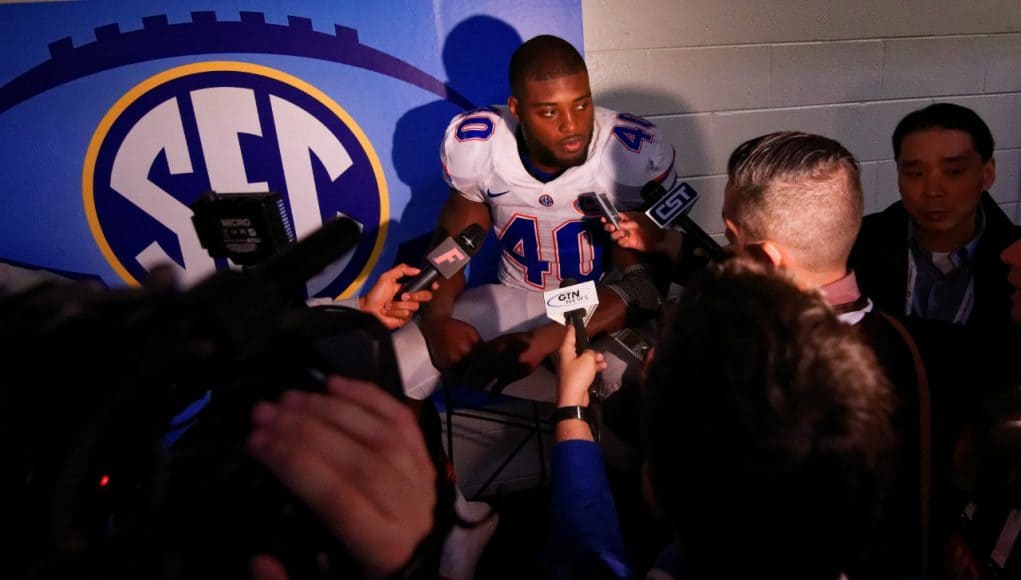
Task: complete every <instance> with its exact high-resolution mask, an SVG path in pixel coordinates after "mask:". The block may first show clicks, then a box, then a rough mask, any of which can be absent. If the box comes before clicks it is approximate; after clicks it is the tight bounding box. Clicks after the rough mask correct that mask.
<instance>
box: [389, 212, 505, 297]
mask: <svg viewBox="0 0 1021 580" xmlns="http://www.w3.org/2000/svg"><path fill="white" fill-rule="evenodd" d="M485 237H486V230H484V229H483V228H482V226H480V225H479V224H471V225H469V226H468V227H466V228H464V229H463V230H461V233H459V234H457V235H456V236H454V237H452V238H450V237H448V238H446V239H444V240H443V241H442V242H440V243H439V244H437V245H436V247H434V248H433V249H432V250H431V251H430V252H429V253H428V254H426V256H425V261H426V263H425V265H424V266H422V271H421V272H420V273H419V274H418V275H417V276H415V277H413V278H412V279H411V280H408V281H407V282H405V283H404V285H402V286H401V289H400V290H398V291H397V294H395V295H394V300H400V298H401V295H402V294H404V293H405V292H418V291H419V290H424V289H426V288H428V287H429V286H431V285H432V283H433V282H434V281H436V279H437V278H439V277H440V276H443V277H444V278H446V279H450V278H451V277H453V276H454V274H457V273H458V272H459V271H460V270H461V269H462V268H464V267H465V266H466V265H467V264H468V260H470V259H471V257H472V256H474V255H475V252H477V251H478V249H479V247H480V246H481V245H482V242H483V240H484V239H485Z"/></svg>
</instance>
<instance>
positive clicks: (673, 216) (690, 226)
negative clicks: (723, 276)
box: [642, 181, 724, 260]
mask: <svg viewBox="0 0 1021 580" xmlns="http://www.w3.org/2000/svg"><path fill="white" fill-rule="evenodd" d="M642 197H643V198H644V199H645V200H646V201H647V202H651V204H652V205H650V206H649V209H647V210H645V215H646V217H648V218H649V219H650V220H652V222H653V223H654V224H656V225H657V226H659V227H660V228H661V229H666V228H668V227H670V224H672V223H673V222H675V221H676V222H677V225H678V226H680V227H681V229H682V230H684V233H686V234H688V235H689V236H691V237H692V238H693V239H694V240H695V243H697V244H698V245H699V246H702V247H703V248H705V249H706V251H707V252H708V253H709V256H710V257H711V258H712V259H714V260H719V259H720V258H722V257H723V256H724V252H723V248H722V247H720V244H718V243H716V240H714V239H713V237H712V236H710V235H709V234H708V233H706V231H705V230H703V229H702V228H701V227H699V225H698V224H697V223H695V220H693V219H691V218H690V217H688V214H687V212H688V210H690V209H691V208H692V207H693V206H694V205H695V202H696V201H698V192H697V191H695V188H693V187H691V186H690V185H688V184H687V182H684V181H682V182H681V183H679V184H678V185H676V186H674V187H673V188H672V189H670V191H667V190H666V188H665V187H663V185H662V184H660V183H656V182H655V181H650V182H649V183H647V184H645V187H643V188H642Z"/></svg>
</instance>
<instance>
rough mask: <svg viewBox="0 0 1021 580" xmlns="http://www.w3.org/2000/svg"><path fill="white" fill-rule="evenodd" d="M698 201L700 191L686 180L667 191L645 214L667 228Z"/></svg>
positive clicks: (661, 226)
mask: <svg viewBox="0 0 1021 580" xmlns="http://www.w3.org/2000/svg"><path fill="white" fill-rule="evenodd" d="M696 201H698V192H697V191H695V190H694V189H693V188H692V187H691V186H690V185H688V184H687V183H686V182H683V181H682V182H681V183H680V184H679V185H677V186H676V187H674V188H673V189H671V190H670V191H668V192H666V194H665V195H663V196H662V197H660V198H659V199H658V200H656V202H655V203H653V204H652V206H650V207H649V209H647V210H646V211H645V215H646V216H648V218H649V219H651V220H652V221H653V223H655V224H656V225H657V226H659V227H660V228H666V227H667V226H669V225H670V224H671V223H672V222H673V221H674V220H676V219H677V218H678V217H679V216H680V215H681V214H683V213H684V212H686V211H688V210H689V209H690V208H691V206H693V205H695V202H696Z"/></svg>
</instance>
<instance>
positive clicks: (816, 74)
mask: <svg viewBox="0 0 1021 580" xmlns="http://www.w3.org/2000/svg"><path fill="white" fill-rule="evenodd" d="M582 11H583V19H584V31H585V56H586V60H587V61H588V64H589V71H590V75H591V80H592V88H593V91H594V93H595V95H596V100H597V102H598V103H599V104H601V105H603V106H607V107H610V108H614V109H617V110H620V111H627V112H631V113H635V114H640V115H644V116H647V117H649V118H650V119H651V120H653V121H654V122H655V123H656V124H658V125H659V126H660V127H661V128H662V129H661V131H662V132H663V133H664V134H665V136H666V137H667V138H669V139H670V140H671V141H672V142H673V143H674V145H675V147H676V148H677V158H678V170H679V173H680V174H681V175H683V176H685V177H686V178H687V179H688V181H689V182H690V183H691V184H692V185H693V186H694V187H695V188H696V189H697V190H698V191H699V193H700V194H701V196H702V199H701V200H700V202H699V203H698V205H697V206H696V207H695V208H694V210H693V214H692V217H693V218H694V219H695V220H696V221H698V222H699V224H700V225H702V227H704V228H705V229H706V230H708V231H709V232H712V233H715V234H719V233H721V232H722V231H723V222H722V219H721V218H720V208H721V206H722V203H723V185H724V182H725V180H726V177H725V169H726V163H727V157H728V156H729V154H730V151H731V150H733V148H734V147H735V146H737V145H738V144H739V143H741V142H742V141H744V140H745V139H748V138H751V137H754V136H756V135H760V134H762V133H767V132H770V131H775V130H780V129H798V130H803V131H809V132H814V133H821V134H823V135H827V136H830V137H833V138H835V139H837V140H839V141H840V142H842V143H844V144H845V145H846V146H847V147H848V148H849V149H850V150H851V151H852V152H853V153H854V154H855V156H857V157H858V159H859V161H861V162H862V180H863V186H864V189H865V211H866V213H871V212H874V211H878V210H881V209H883V208H885V207H886V206H887V205H889V204H890V203H892V202H893V201H895V200H897V199H898V198H899V195H898V192H897V176H896V170H895V167H894V163H893V160H892V159H893V151H892V148H891V145H890V135H891V134H892V133H893V129H894V126H895V125H896V123H897V121H899V120H900V118H901V117H903V116H904V115H905V114H907V113H909V112H910V111H912V110H914V109H917V108H921V107H923V106H925V105H927V104H929V103H932V102H935V101H951V102H956V103H960V104H962V105H965V106H968V107H971V108H972V109H974V110H975V111H977V112H978V113H979V114H980V115H981V116H982V117H983V118H984V119H985V120H986V122H987V123H988V124H989V126H990V127H991V129H992V131H993V136H994V137H995V139H996V153H995V156H996V163H997V180H996V184H995V186H994V187H993V189H992V191H991V193H992V194H993V196H994V197H995V198H996V199H997V201H999V202H1000V204H1001V205H1003V206H1004V208H1005V210H1006V211H1007V214H1008V215H1010V216H1013V217H1014V218H1015V221H1016V222H1021V206H1019V203H1018V201H1019V192H1021V0H974V1H971V2H962V1H961V0H583V2H582Z"/></svg>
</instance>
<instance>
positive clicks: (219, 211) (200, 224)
mask: <svg viewBox="0 0 1021 580" xmlns="http://www.w3.org/2000/svg"><path fill="white" fill-rule="evenodd" d="M191 209H192V211H193V212H194V214H193V215H192V218H191V221H192V224H193V225H194V226H195V233H196V234H198V238H199V243H200V244H202V247H203V248H205V249H206V251H208V252H209V255H210V256H211V257H213V258H230V260H231V261H232V262H234V263H235V264H238V265H239V266H254V265H255V264H259V263H261V262H263V261H264V260H266V259H268V258H270V257H272V256H275V255H277V254H279V253H280V252H281V251H283V250H284V248H286V247H288V246H290V245H292V244H293V243H294V240H295V236H294V227H293V226H292V225H291V220H290V218H289V217H288V215H287V210H286V209H285V208H284V201H283V199H281V197H280V194H279V193H275V192H269V193H216V192H214V191H209V192H206V193H204V194H202V195H201V196H200V197H199V198H198V200H196V201H195V203H193V204H192V205H191Z"/></svg>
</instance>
